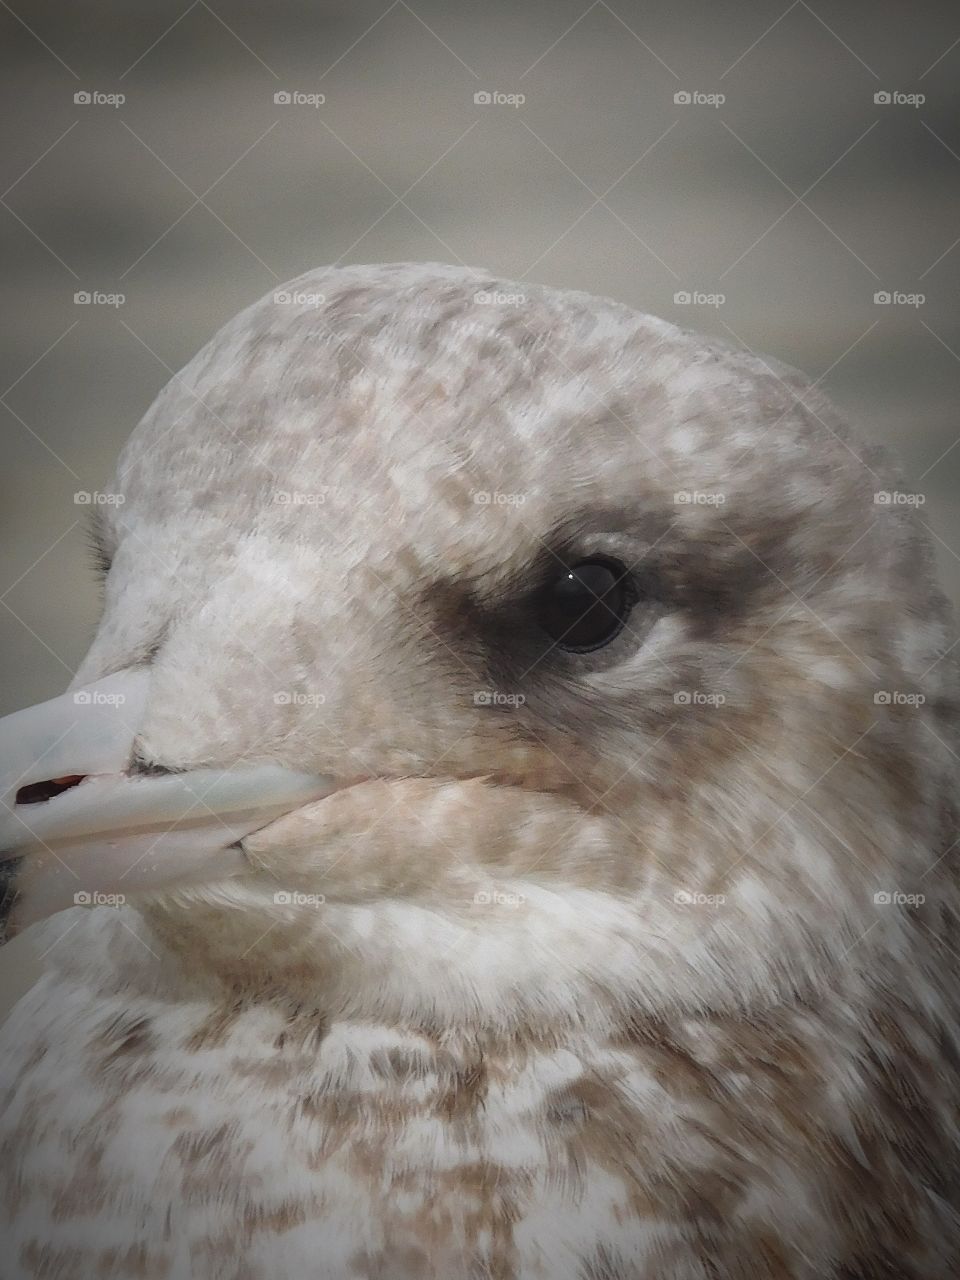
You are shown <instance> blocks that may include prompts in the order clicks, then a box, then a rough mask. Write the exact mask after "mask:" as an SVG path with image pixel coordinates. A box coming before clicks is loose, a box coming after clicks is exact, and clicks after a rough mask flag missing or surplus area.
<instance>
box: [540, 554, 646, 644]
mask: <svg viewBox="0 0 960 1280" xmlns="http://www.w3.org/2000/svg"><path fill="white" fill-rule="evenodd" d="M635 601H636V589H635V587H634V585H633V582H632V580H631V578H630V575H629V574H628V573H627V570H626V567H625V566H624V565H622V564H621V563H620V562H619V561H617V560H582V561H581V562H580V563H579V564H575V565H573V567H572V568H569V569H564V570H563V572H561V573H559V574H557V576H556V577H555V578H554V579H553V581H552V582H551V583H550V584H549V586H548V587H547V588H546V589H545V591H544V592H543V594H542V597H541V600H540V625H541V626H542V627H543V629H544V631H546V633H547V635H549V636H550V638H551V639H552V640H553V641H555V643H556V644H557V645H558V646H559V647H560V648H561V649H566V650H568V651H569V652H570V653H589V652H590V651H591V649H600V648H602V647H603V646H604V645H605V644H609V643H610V641H611V640H612V639H613V638H614V636H616V635H617V634H618V633H619V632H620V630H621V629H622V627H623V624H624V623H625V622H626V620H627V616H628V614H629V613H630V610H631V609H632V608H633V605H634V603H635Z"/></svg>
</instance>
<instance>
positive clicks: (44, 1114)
mask: <svg viewBox="0 0 960 1280" xmlns="http://www.w3.org/2000/svg"><path fill="white" fill-rule="evenodd" d="M917 505H918V496H917V495H916V494H911V493H910V492H909V491H908V490H907V489H906V488H905V486H904V483H903V481H901V480H900V479H899V475H898V472H897V470H896V468H895V467H894V466H892V464H891V463H889V462H888V461H887V460H886V459H885V457H884V456H883V455H882V454H881V453H880V452H879V451H878V450H877V449H875V448H873V447H868V446H865V445H863V444H862V443H860V442H859V441H858V439H857V438H856V436H854V435H853V434H851V432H850V431H849V429H848V428H847V426H846V425H845V424H844V423H843V421H842V420H841V419H840V418H839V417H838V415H837V413H836V411H835V410H834V409H833V408H832V407H831V405H830V404H829V403H828V401H827V400H826V398H825V397H824V395H823V393H822V392H821V391H820V390H819V389H818V387H817V386H816V385H811V384H810V383H809V382H808V381H806V380H805V379H804V378H803V377H802V376H801V375H800V374H798V373H796V372H794V371H793V370H791V369H788V368H786V367H784V366H782V365H779V364H777V363H774V362H773V361H770V360H766V359H764V358H762V357H760V356H757V355H755V354H753V353H750V352H746V351H741V350H735V349H732V348H730V347H728V346H726V345H724V344H722V343H721V342H719V341H717V340H715V339H713V338H704V337H701V336H697V335H695V334H693V333H690V332H686V331H682V330H680V329H678V328H677V327H675V326H674V325H672V324H670V323H667V322H665V321H663V320H660V319H656V318H652V317H650V316H647V315H643V314H640V313H637V312H636V311H634V310H632V309H630V308H628V307H626V306H623V305H620V304H618V303H616V302H613V301H609V300H605V299H599V298H595V297H591V296H588V295H586V294H582V293H575V292H566V291H560V290H553V289H549V288H545V287H541V286H534V285H533V284H529V283H527V282H522V283H510V282H508V281H503V280H498V279H496V278H494V277H493V276H491V274H490V273H488V272H485V271H483V270H473V269H465V268H459V267H451V266H444V265H424V264H414V265H377V266H346V267H335V268H326V269H320V270H317V271H313V272H309V273H307V274H306V275H303V276H301V277H300V278H298V279H296V280H294V281H292V282H291V283H290V284H289V285H287V286H285V287H284V288H283V289H282V290H280V291H278V292H275V293H272V294H270V295H269V296H268V297H266V298H265V299H263V300H262V301H260V302H258V303H256V304H255V305H254V306H252V307H250V308H249V309H248V310H246V311H244V312H242V313H241V314H240V315H239V316H238V317H237V318H236V319H234V320H233V321H231V322H230V323H228V324H227V325H226V327H225V328H223V329H222V330H221V331H220V333H218V334H217V335H216V336H215V337H214V338H213V339H212V341H211V342H210V343H209V344H208V345H207V346H206V347H205V348H204V349H203V350H202V351H201V352H200V353H199V355H197V356H196V357H195V358H194V359H193V360H192V361H191V362H190V363H189V364H188V365H187V366H186V368H185V369H184V370H183V371H182V372H181V373H179V374H177V375H176V376H175V377H173V378H172V380H171V381H170V383H169V385H168V386H167V387H166V388H165V389H164V390H163V391H162V392H161V394H160V395H159V397H158V399H157V400H156V401H155V403H154V404H153V406H152V407H151V408H150V409H149V410H148V412H147V414H146V416H145V417H144V418H143V420H142V421H141V423H140V425H139V426H138V427H137V428H136V430H135V431H134V433H133V435H132V437H131V438H130V440H129V442H128V444H127V446H126V448H125V449H124V451H123V453H122V455H121V457H120V460H119V464H118V470H117V475H116V478H115V480H114V481H113V483H112V487H111V489H110V490H109V491H106V492H105V493H103V494H98V495H96V501H95V502H94V501H93V500H91V506H92V507H93V508H94V510H95V515H96V520H95V535H96V540H97V547H98V555H99V558H100V561H101V567H102V571H103V575H104V608H103V616H102V620H101V622H100V624H99V628H98V630H97V633H96V636H95V638H94V640H93V643H92V646H91V648H90V651H89V653H88V654H87V656H86V658H85V659H84V661H83V663H82V665H81V667H80V669H79V670H78V672H77V674H76V677H75V679H74V681H73V683H72V685H71V687H70V688H69V689H68V690H67V692H66V693H65V694H63V695H61V696H60V697H55V698H53V699H52V700H51V701H49V702H45V703H42V704H40V705H39V706H35V707H31V708H28V709H26V710H23V711H19V712H16V713H14V714H13V715H11V716H9V717H8V718H7V719H6V720H4V721H3V722H0V748H2V768H0V795H2V798H3V809H2V811H0V848H2V850H3V856H4V858H5V859H6V861H5V864H4V865H5V883H6V886H7V888H6V893H5V898H4V905H5V913H6V916H7V922H6V929H7V936H13V935H14V934H16V933H17V932H19V931H21V930H23V929H26V928H27V927H31V928H32V930H33V936H34V937H35V938H36V939H37V943H38V946H39V947H40V949H41V950H42V951H43V952H44V955H45V961H44V963H45V971H44V975H43V977H42V978H41V979H40V981H39V982H38V983H37V985H36V986H35V987H34V988H33V989H32V990H31V991H30V992H29V993H28V994H27V995H26V996H25V997H24V998H23V999H22V1000H21V1002H20V1003H19V1004H18V1005H17V1007H16V1008H15V1010H14V1011H13V1013H12V1015H11V1016H10V1018H9V1019H8V1021H7V1022H6V1024H5V1026H4V1028H3V1030H2V1033H0V1079H2V1085H3V1091H2V1096H0V1150H2V1161H0V1167H2V1175H0V1177H2V1181H0V1200H2V1216H3V1220H4V1237H5V1240H6V1247H5V1250H4V1256H3V1260H2V1261H0V1276H2V1277H3V1280H26V1278H28V1277H29V1278H31V1280H40V1278H41V1277H42V1278H43V1280H113V1278H116V1280H120V1278H121V1277H122V1278H129V1277H142V1278H145V1280H192V1278H202V1280H276V1277H278V1276H279V1277H289V1278H290V1280H306V1278H307V1277H310V1278H311V1280H495V1278H496V1280H639V1278H644V1280H647V1278H649V1280H741V1278H743V1280H747V1278H753V1280H775V1278H776V1280H781V1278H784V1277H790V1278H791V1280H824V1278H825V1277H826V1278H828V1280H830V1278H832V1280H880V1278H881V1277H884V1278H894V1277H895V1278H896V1280H932V1278H934V1277H955V1276H956V1275H957V1274H960V1205H958V1191H960V1169H958V1150H960V1142H958V1102H960V1052H958V1049H960V1046H958V1006H960V981H958V977H960V974H958V968H960V961H958V956H960V935H958V927H957V923H958V905H960V896H958V887H957V861H956V856H955V845H956V841H957V804H956V783H955V777H956V761H957V753H958V751H960V743H958V738H957V705H958V702H957V693H958V686H957V676H956V668H955V665H954V663H953V660H952V656H953V655H951V653H950V647H951V644H952V642H953V641H952V637H951V625H952V624H951V621H950V616H949V611H948V608H947V605H946V603H945V601H944V598H943V596H942V594H941V592H940V591H939V590H938V588H937V586H936V584H935V579H934V571H933V561H932V555H931V549H930V544H929V540H928V539H927V537H926V536H925V532H924V530H923V528H922V525H921V522H920V521H919V520H918V516H917Z"/></svg>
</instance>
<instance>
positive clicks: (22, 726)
mask: <svg viewBox="0 0 960 1280" xmlns="http://www.w3.org/2000/svg"><path fill="white" fill-rule="evenodd" d="M149 685H150V674H149V672H148V671H147V670H146V669H145V668H130V669H128V670H125V671H119V672H117V673H116V674H114V675H111V676H107V677H106V678H105V679H103V680H99V681H96V682H95V683H94V684H89V685H86V686H84V687H83V688H80V689H75V690H72V691H71V692H69V693H65V694H63V695H62V696H61V697H59V698H52V699H51V700H50V701H49V702H41V703H39V704H38V705H37V706H35V707H28V708H26V709H25V710H23V711H16V712H14V713H13V715H10V716H7V717H6V718H5V719H3V720H0V885H2V884H3V882H4V881H5V883H6V892H5V893H3V891H2V889H0V894H2V896H3V902H2V903H0V940H2V941H6V940H7V939H8V938H10V937H12V936H13V935H14V933H16V932H19V931H20V930H21V929H23V928H25V927H26V926H27V925H28V924H32V923H33V922H34V921H35V920H39V919H42V918H44V917H45V916H49V915H52V914H53V913H54V912H56V911H62V910H63V909H64V908H66V907H70V906H74V905H76V904H84V903H89V904H93V905H96V904H98V903H108V904H110V905H117V904H118V903H122V902H123V901H124V900H125V899H126V897H127V895H129V894H132V893H135V892H142V891H144V890H151V889H160V888H164V887H168V886H172V885H181V884H188V883H197V882H203V881H211V880H219V879H222V878H224V877H228V876H233V875H238V874H241V873H243V872H245V871H249V870H250V866H249V864H248V863H247V861H246V859H245V856H244V854H243V853H242V851H241V850H240V849H239V847H237V842H238V841H239V840H241V839H242V838H243V837H244V836H246V835H249V834H250V832H251V831H255V830H257V829H258V828H259V827H262V826H265V825H266V824H267V823H268V822H272V821H273V820H274V819H275V818H278V817H280V816H282V815H283V814H285V813H289V812H290V811H291V810H293V809H296V808H299V807H300V806H301V805H303V804H307V803H309V802H310V801H312V800H319V799H322V798H323V797H324V796H326V795H329V794H330V792H331V791H334V790H335V789H336V785H335V783H334V781H333V779H331V778H329V777H317V776H315V775H312V774H302V773H295V772H292V771H291V770H288V769H284V768H282V767H281V766H279V765H262V766H237V767H235V768H230V769H192V770H189V771H187V772H183V773H166V772H158V773H155V774H154V773H151V772H149V771H146V772H140V773H138V772H136V771H134V772H131V771H130V767H131V763H132V760H133V757H134V744H135V740H136V735H137V732H138V730H139V727H140V725H141V722H142V719H143V713H144V709H145V707H146V702H147V694H148V690H149ZM11 859H16V860H17V861H16V862H10V861H9V860H11ZM4 916H6V933H5V935H4V932H3V917H4Z"/></svg>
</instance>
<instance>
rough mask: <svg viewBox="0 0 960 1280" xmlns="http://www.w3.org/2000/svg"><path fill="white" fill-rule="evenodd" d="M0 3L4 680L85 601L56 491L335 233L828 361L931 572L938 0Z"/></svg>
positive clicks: (943, 124)
mask: <svg viewBox="0 0 960 1280" xmlns="http://www.w3.org/2000/svg"><path fill="white" fill-rule="evenodd" d="M0 31H2V35H3V39H2V44H0V49H2V52H0V62H2V67H3V76H2V81H0V84H2V88H0V94H2V99H3V115H4V119H5V120H6V121H7V124H8V129H7V146H6V149H5V153H4V156H3V168H2V174H0V187H2V190H3V195H2V203H0V256H2V263H3V275H4V279H5V281H6V286H7V301H6V305H5V307H4V309H3V313H2V316H0V326H2V342H0V362H2V368H0V388H2V390H3V394H2V396H0V419H2V422H3V433H4V434H3V440H4V466H3V467H2V469H0V484H2V486H3V493H2V502H0V520H2V526H3V540H2V548H0V604H2V606H3V607H2V608H0V645H2V650H3V655H4V660H3V663H2V666H0V714H2V713H5V712H6V711H9V710H12V709H14V708H16V707H18V706H21V705H24V704H26V703H28V702H32V701H35V700H38V699H41V698H45V697H50V696H52V695H54V694H56V693H58V692H60V691H61V689H62V688H63V686H64V685H65V684H66V682H67V681H68V680H69V679H70V676H71V674H72V671H73V669H74V667H75V666H76V664H77V663H78V660H79V659H80V657H81V656H82V654H83V652H84V650H85V648H86V647H87V644H88V642H89V640H90V637H91V634H92V631H93V628H94V626H95V623H96V618H97V610H98V595H97V590H96V587H95V584H94V578H93V574H92V572H91V569H90V563H89V557H88V554H87V551H86V539H85V523H86V519H87V515H88V512H89V507H85V506H83V505H82V504H81V505H78V504H77V503H76V502H75V501H74V495H75V493H77V492H78V491H89V492H92V491H96V490H104V489H108V488H109V480H110V475H111V470H112V466H113V462H114V460H115V457H116V454H117V452H118V450H119V448H120V446H121V445H122V443H123V441H124V439H125V438H126V436H127V435H128V433H129V432H130V430H131V428H132V427H133V425H134V424H135V423H136V421H137V420H138V419H139V417H140V416H141V414H142V413H143V412H144V410H145V409H146V407H147V405H148V404H149V403H150V401H151V400H152V399H153V397H154V396H155V394H156V393H157V392H158V391H159V390H160V388H161V387H162V386H163V384H164V383H165V382H166V380H167V379H168V378H169V376H170V374H171V373H172V372H173V371H175V370H177V369H178V368H179V367H180V366H181V365H183V364H184V363H185V361H186V360H187V359H189V357H190V356H191V355H192V354H193V353H194V352H195V351H196V350H197V348H198V347H199V346H200V345H201V344H202V343H203V342H205V341H206V339H207V338H208V337H209V336H210V335H211V334H212V333H213V332H214V331H215V330H216V329H217V328H218V327H219V326H220V324H221V323H223V322H224V321H225V320H227V319H228V318H229V317H231V316H232V315H233V314H234V313H235V312H236V311H237V310H238V309H239V308H241V307H242V306H244V305H246V304H247V303H249V302H251V301H252V300H254V299H255V298H257V297H258V296H259V295H261V294H263V293H265V292H267V291H269V290H272V289H274V288H276V287H277V286H278V285H279V284H280V283H282V282H283V281H285V280H286V279H287V278H289V277H290V276H293V275H296V274H298V273H299V272H301V271H303V270H305V269H306V268H308V267H311V266H315V265H319V264H322V263H329V262H336V261H343V262H365V261H367V262H369V261H385V260H399V259H429V260H442V261H447V262H466V263H469V264H471V265H478V266H485V267H488V268H490V269H492V270H494V271H496V272H498V273H500V274H501V275H503V276H506V277H511V278H517V279H530V280H534V281H538V282H546V283H550V284H554V285H560V286H571V287H575V288H580V289H586V290H589V291H591V292H594V293H601V294H610V295H613V296H615V297H617V298H619V299H621V300H623V301H626V302H628V303H631V304H634V305H635V306H637V307H640V308H642V309H644V310H648V311H652V312H655V313H658V314H660V315H663V316H666V317H668V318H670V319H673V320H675V321H677V322H678V323H680V324H683V325H685V326H689V327H695V328H701V329H705V330H710V331H713V332H715V333H718V334H721V335H723V336H724V337H726V338H728V339H731V340H733V341H736V342H739V343H741V344H743V345H745V346H748V347H751V348H753V349H754V350H759V351H764V352H767V353H770V354H772V355H774V356H776V357H778V358H779V359H781V360H784V361H786V362H787V363H789V364H793V365H797V366H799V367H801V368H803V369H804V370H806V371H807V372H808V373H809V374H811V375H812V376H813V377H814V378H817V379H819V378H822V379H823V386H824V387H826V388H827V390H828V391H829V392H830V393H831V394H832V395H833V397H834V399H835V400H836V401H838V402H839V404H840V405H841V407H842V408H843V409H844V410H845V411H846V412H847V414H848V416H849V417H850V418H852V419H853V420H854V421H855V422H857V423H858V425H859V426H860V428H861V430H862V431H863V432H864V433H866V434H868V435H872V436H873V437H875V438H878V439H880V440H883V441H885V442H887V443H889V444H890V445H892V446H894V448H895V449H896V450H898V451H899V453H900V455H901V457H902V459H903V464H904V472H905V479H906V482H907V485H908V486H909V488H910V489H911V491H915V492H917V493H920V494H922V495H923V496H924V498H925V502H924V506H923V509H922V512H921V515H922V517H923V519H924V520H925V522H926V523H927V524H928V525H929V526H930V527H931V529H932V530H933V532H934V535H935V537H936V538H937V547H938V552H939V555H940V560H941V565H942V573H943V578H944V581H945V584H946V586H947V589H948V591H949V593H950V594H951V595H952V596H953V597H954V598H956V596H957V594H958V587H960V516H958V504H957V502H956V500H955V496H954V495H955V493H956V489H957V477H958V475H960V447H958V436H960V428H958V424H957V414H956V410H955V405H956V403H957V399H958V397H957V391H958V387H960V325H958V316H957V308H956V305H955V299H956V298H957V296H958V285H960V242H958V238H960V219H958V216H957V214H958V209H960V113H958V112H957V105H958V98H960V88H958V86H960V77H958V72H960V10H958V9H957V7H956V6H955V5H948V4H941V5H921V6H905V5H902V4H896V3H892V2H891V0H884V2H882V3H869V4H867V3H864V4H857V3H851V4H845V5H843V6H836V5H827V4H825V3H823V0H820V2H819V3H818V4H816V5H810V4H807V3H806V2H805V0H794V2H793V3H784V2H782V0H772V2H770V3H737V4H717V3H713V4H710V3H701V4H697V3H690V2H689V0H655V2H653V3H643V4H639V3H630V2H628V0H617V2H616V3H612V4H607V3H606V2H605V0H595V2H594V3H589V2H588V0H557V2H555V3H545V2H540V3H538V2H536V0H534V2H531V3H526V4H524V5H522V6H519V5H507V4H499V3H486V4H476V3H467V2H466V0H416V2H415V3H414V4H408V3H406V0H392V2H391V0H341V2H340V3H330V2H329V0H319V2H318V0H311V2H309V3H308V0H274V3H272V4H271V5H269V6H266V5H262V4H254V3H252V0H250V2H244V3H226V2H222V3H221V2H217V3H209V4H208V3H207V2H206V0H194V2H193V3H190V2H189V0H162V2H160V0H138V3H136V4H135V5H131V4H129V3H120V0H98V2H95V3H86V4H82V3H81V4H74V5H67V4H65V3H62V2H61V3H49V2H48V0H12V3H11V4H9V5H8V4H7V3H5V2H4V0H0ZM478 94H479V95H481V98H482V96H483V95H487V96H489V97H491V98H492V99H493V100H492V101H482V100H481V101H475V97H476V95H478ZM76 95H80V98H79V99H76ZM117 95H123V97H124V99H125V100H124V101H122V103H119V104H118V102H117ZM277 95H280V96H281V97H280V100H276V99H277ZM284 95H286V96H288V97H289V98H290V99H291V100H290V101H283V100H282V99H283V96H284ZM317 95H324V98H325V101H324V102H323V103H322V105H314V103H315V102H316V101H317V97H316V96H317ZM678 95H679V98H678ZM877 95H880V100H878V99H877ZM521 96H522V98H523V101H518V99H519V98H520V97H521ZM84 98H87V99H89V100H84ZM684 98H688V99H690V100H689V101H685V100H684ZM721 98H722V100H721ZM920 98H922V99H923V100H922V101H920V100H919V99H920ZM75 99H76V100H75ZM498 99H499V100H498ZM885 99H888V100H885ZM77 294H81V295H83V294H88V295H102V297H103V298H109V296H110V295H123V299H124V300H123V301H122V303H119V302H118V300H117V298H116V297H114V298H113V300H112V301H107V300H100V301H91V302H87V303H83V302H77V301H75V295H77ZM877 294H889V295H894V297H895V298H897V297H899V300H894V301H891V302H889V303H883V302H877V301H875V295H877ZM684 295H691V296H692V297H693V299H694V300H693V301H691V302H683V301H677V298H678V296H679V297H681V298H682V297H683V296H684ZM917 295H920V296H921V297H922V299H923V300H922V301H920V298H919V297H918V296H917ZM696 299H699V301H698V300H696ZM721 299H722V301H721ZM23 956H24V949H23V947H21V946H20V945H19V944H15V946H14V947H11V948H8V949H7V950H6V952H5V953H4V956H3V963H2V965H0V976H2V975H3V974H4V973H5V975H6V978H7V980H8V983H9V984H10V987H11V990H12V989H14V988H16V986H17V984H18V983H22V982H23V981H25V980H26V979H25V974H26V973H27V972H28V970H26V969H22V968H20V966H21V965H22V964H23Z"/></svg>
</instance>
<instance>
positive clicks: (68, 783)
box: [16, 773, 87, 804]
mask: <svg viewBox="0 0 960 1280" xmlns="http://www.w3.org/2000/svg"><path fill="white" fill-rule="evenodd" d="M86 776H87V775H86V774H85V773H68V774H65V775H64V776H63V777H62V778H47V779H45V780H44V781H43V782H31V783H29V784H28V785H27V786H25V787H21V788H20V790H19V791H18V792H17V796H16V802H17V804H42V802H43V801H44V800H52V799H53V797H54V796H58V795H60V794H61V793H62V792H64V791H69V790H70V788H71V787H75V786H77V785H78V784H79V783H81V782H82V781H83V780H84V778H85V777H86Z"/></svg>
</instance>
